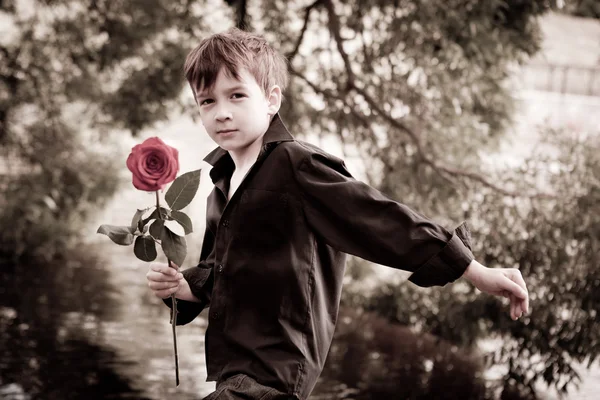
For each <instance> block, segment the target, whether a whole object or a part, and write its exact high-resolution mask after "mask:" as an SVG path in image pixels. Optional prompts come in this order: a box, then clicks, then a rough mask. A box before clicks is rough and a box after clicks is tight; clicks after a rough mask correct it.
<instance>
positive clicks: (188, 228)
mask: <svg viewBox="0 0 600 400" xmlns="http://www.w3.org/2000/svg"><path fill="white" fill-rule="evenodd" d="M171 216H172V217H173V219H174V220H175V221H177V222H179V225H181V226H183V230H184V232H185V234H186V235H187V234H189V233H192V232H193V229H192V220H191V219H190V217H188V216H187V214H186V213H184V212H181V211H173V212H171Z"/></svg>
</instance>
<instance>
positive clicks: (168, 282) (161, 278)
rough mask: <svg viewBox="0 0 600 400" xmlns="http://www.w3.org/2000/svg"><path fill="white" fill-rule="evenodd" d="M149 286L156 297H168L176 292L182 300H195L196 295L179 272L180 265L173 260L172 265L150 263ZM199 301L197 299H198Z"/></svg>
mask: <svg viewBox="0 0 600 400" xmlns="http://www.w3.org/2000/svg"><path fill="white" fill-rule="evenodd" d="M146 279H147V280H148V287H149V288H150V289H152V292H153V293H154V295H155V296H156V297H159V298H161V299H166V298H167V297H169V296H171V294H173V293H175V297H177V298H178V299H181V300H188V301H194V299H195V296H194V295H193V294H192V292H191V290H190V285H189V284H188V282H187V281H186V280H185V278H184V277H183V274H182V273H181V272H179V266H178V265H176V264H175V263H173V262H172V261H171V265H170V266H167V265H166V264H164V263H152V264H150V270H149V271H148V273H147V274H146ZM196 301H197V300H196Z"/></svg>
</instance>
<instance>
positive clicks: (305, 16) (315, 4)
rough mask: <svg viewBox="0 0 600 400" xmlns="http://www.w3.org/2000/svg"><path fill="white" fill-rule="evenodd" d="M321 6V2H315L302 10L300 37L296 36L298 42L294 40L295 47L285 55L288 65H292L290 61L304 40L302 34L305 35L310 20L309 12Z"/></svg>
mask: <svg viewBox="0 0 600 400" xmlns="http://www.w3.org/2000/svg"><path fill="white" fill-rule="evenodd" d="M322 4H323V0H316V1H315V2H314V3H312V4H311V5H309V6H306V8H304V24H303V25H302V30H300V36H298V40H296V45H295V46H294V50H292V51H291V52H289V53H288V54H286V58H287V59H288V62H289V64H290V65H291V64H292V61H293V60H294V58H295V57H296V55H297V54H298V51H299V50H300V45H301V44H302V41H303V40H304V34H305V33H306V28H307V27H308V21H309V20H310V13H311V11H312V10H313V8H316V7H318V6H320V5H322Z"/></svg>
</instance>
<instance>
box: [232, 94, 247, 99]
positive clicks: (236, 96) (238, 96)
mask: <svg viewBox="0 0 600 400" xmlns="http://www.w3.org/2000/svg"><path fill="white" fill-rule="evenodd" d="M231 96H232V97H235V98H236V99H240V98H242V97H246V95H245V94H243V93H234V94H232V95H231Z"/></svg>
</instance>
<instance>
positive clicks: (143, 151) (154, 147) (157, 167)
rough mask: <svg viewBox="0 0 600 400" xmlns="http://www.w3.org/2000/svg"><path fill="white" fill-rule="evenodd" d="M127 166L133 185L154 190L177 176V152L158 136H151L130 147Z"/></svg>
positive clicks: (141, 188)
mask: <svg viewBox="0 0 600 400" xmlns="http://www.w3.org/2000/svg"><path fill="white" fill-rule="evenodd" d="M127 168H129V170H130V171H131V172H132V173H133V186H135V187H136V188H137V189H139V190H145V191H148V192H154V191H157V190H159V189H162V188H163V187H164V186H165V185H166V184H167V183H170V182H173V181H174V180H175V178H176V177H177V172H179V152H178V151H177V149H175V148H173V147H171V146H168V145H167V144H165V142H163V141H162V140H160V139H159V138H157V137H151V138H148V139H146V140H145V141H144V142H143V143H142V144H138V145H135V146H134V147H133V149H131V154H129V157H127Z"/></svg>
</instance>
